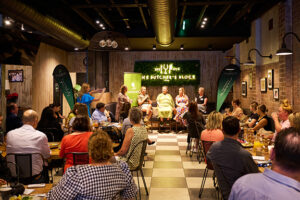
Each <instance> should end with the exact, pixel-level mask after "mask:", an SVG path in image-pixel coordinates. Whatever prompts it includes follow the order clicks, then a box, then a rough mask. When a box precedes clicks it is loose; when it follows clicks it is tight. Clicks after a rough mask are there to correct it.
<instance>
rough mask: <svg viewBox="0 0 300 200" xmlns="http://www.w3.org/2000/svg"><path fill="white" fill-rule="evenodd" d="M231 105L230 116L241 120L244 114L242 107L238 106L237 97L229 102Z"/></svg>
mask: <svg viewBox="0 0 300 200" xmlns="http://www.w3.org/2000/svg"><path fill="white" fill-rule="evenodd" d="M231 104H232V107H233V111H232V113H231V116H233V117H236V118H238V119H239V120H241V119H242V118H243V116H244V112H243V109H242V108H241V107H240V105H241V102H240V100H239V99H235V100H233V101H232V102H231Z"/></svg>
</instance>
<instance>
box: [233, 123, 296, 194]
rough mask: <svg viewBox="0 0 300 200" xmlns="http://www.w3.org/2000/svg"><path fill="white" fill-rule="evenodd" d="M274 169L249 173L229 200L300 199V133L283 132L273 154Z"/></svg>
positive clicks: (240, 181) (285, 130)
mask: <svg viewBox="0 0 300 200" xmlns="http://www.w3.org/2000/svg"><path fill="white" fill-rule="evenodd" d="M270 157H271V160H272V169H271V170H270V169H268V168H266V169H265V171H264V173H258V174H249V175H245V176H243V177H241V178H239V179H238V180H237V181H236V182H235V183H234V185H233V187H232V190H231V193H230V197H229V199H230V200H240V199H252V200H261V199H273V200H282V199H300V184H299V183H300V159H299V158H300V132H299V130H297V129H294V128H288V129H283V130H282V131H281V132H279V133H278V134H277V136H276V139H275V146H274V149H273V150H272V151H271V155H270Z"/></svg>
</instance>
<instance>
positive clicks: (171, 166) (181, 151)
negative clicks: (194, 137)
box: [55, 131, 217, 200]
mask: <svg viewBox="0 0 300 200" xmlns="http://www.w3.org/2000/svg"><path fill="white" fill-rule="evenodd" d="M149 138H150V140H152V141H156V143H155V144H154V145H151V146H148V147H147V150H146V152H147V157H146V162H145V166H144V168H143V172H144V176H145V181H146V185H147V188H148V191H149V196H146V192H145V189H144V185H143V181H142V179H141V177H139V183H140V187H141V194H142V199H149V200H157V199H164V200H168V199H170V200H177V199H178V200H188V199H193V200H194V199H199V198H198V195H199V189H200V185H201V181H202V177H203V173H204V169H205V167H206V165H205V163H203V162H201V163H200V164H199V162H198V161H197V159H196V155H193V156H192V157H190V156H189V155H186V146H187V142H186V138H187V134H174V133H158V132H156V131H154V132H153V133H151V134H149ZM211 177H212V172H209V173H208V178H207V179H206V183H205V187H204V191H203V194H202V197H201V199H206V200H213V199H217V196H216V190H215V188H214V186H213V181H212V178H211ZM59 179H60V177H55V181H58V180H59ZM134 181H135V183H136V184H137V177H136V173H134Z"/></svg>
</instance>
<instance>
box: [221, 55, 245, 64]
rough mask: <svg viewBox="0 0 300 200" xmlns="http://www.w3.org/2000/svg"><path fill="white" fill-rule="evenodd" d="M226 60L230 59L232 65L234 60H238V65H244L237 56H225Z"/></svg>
mask: <svg viewBox="0 0 300 200" xmlns="http://www.w3.org/2000/svg"><path fill="white" fill-rule="evenodd" d="M225 58H228V59H230V63H231V61H232V60H236V65H242V64H243V63H241V62H240V60H239V59H238V58H237V57H235V56H225Z"/></svg>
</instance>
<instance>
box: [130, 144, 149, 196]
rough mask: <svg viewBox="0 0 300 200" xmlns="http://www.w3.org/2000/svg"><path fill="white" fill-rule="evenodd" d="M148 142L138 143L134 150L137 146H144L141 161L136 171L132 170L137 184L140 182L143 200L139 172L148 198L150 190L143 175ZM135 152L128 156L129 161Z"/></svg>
mask: <svg viewBox="0 0 300 200" xmlns="http://www.w3.org/2000/svg"><path fill="white" fill-rule="evenodd" d="M147 142H148V141H147V140H142V141H140V142H138V143H137V144H136V145H135V146H134V148H133V149H135V148H136V147H137V146H139V145H142V150H141V152H140V160H139V165H138V166H137V167H136V168H135V169H130V171H131V172H132V174H133V172H136V175H137V182H138V187H139V197H140V199H141V189H140V181H139V172H140V173H141V176H142V180H143V183H144V187H145V191H146V195H147V196H148V195H149V193H148V189H147V185H146V181H145V177H144V174H143V163H144V156H145V152H146V147H147V144H148V143H147ZM134 152H135V151H134V150H133V151H132V152H131V153H130V155H129V156H128V160H130V158H131V156H132V155H133V153H134Z"/></svg>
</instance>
